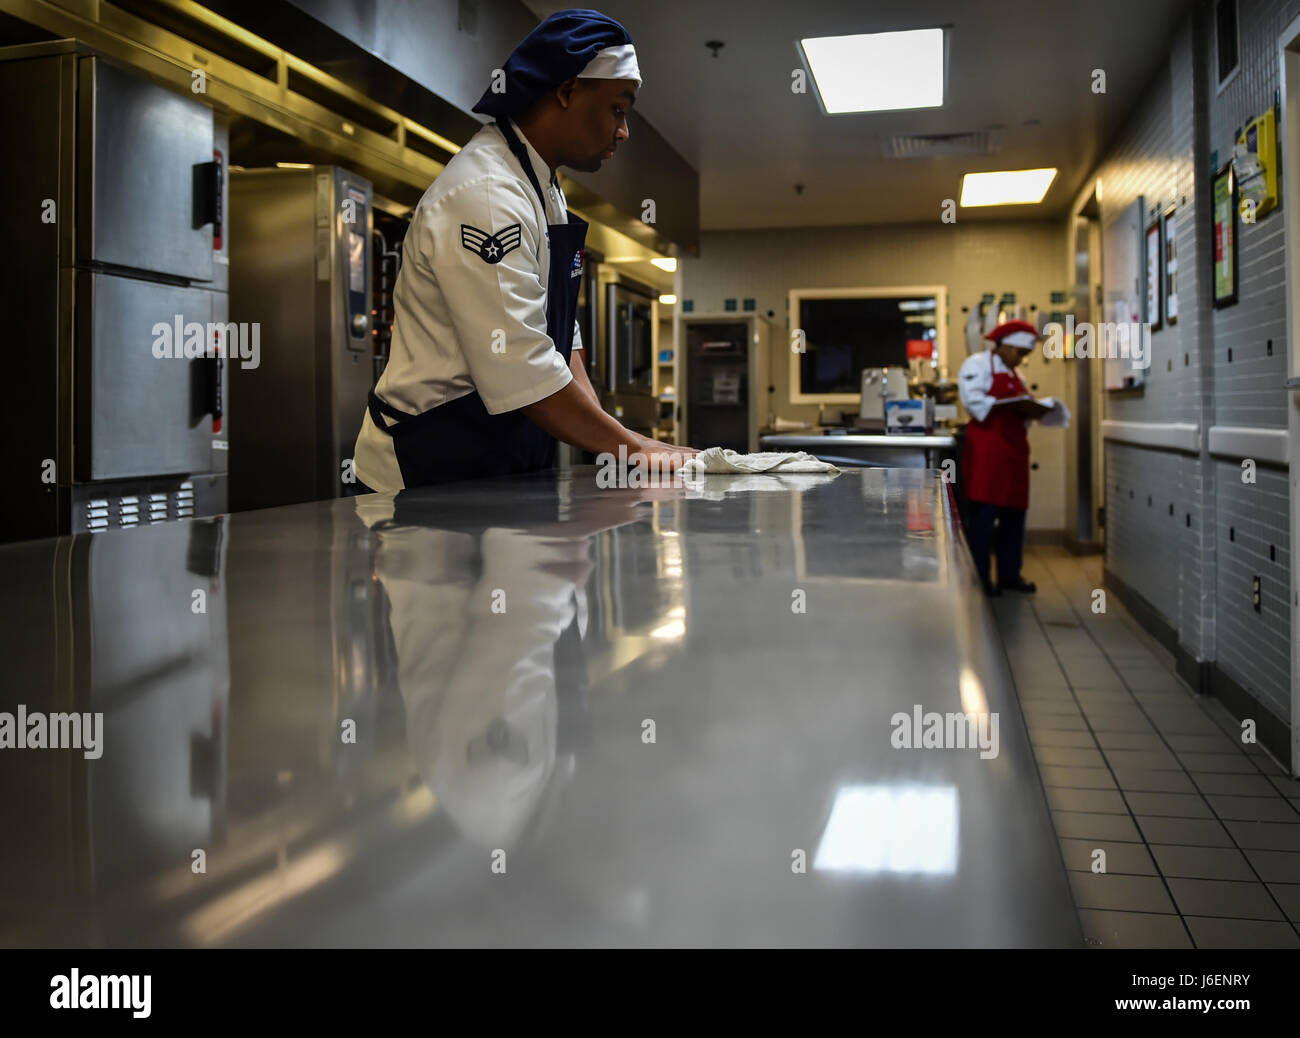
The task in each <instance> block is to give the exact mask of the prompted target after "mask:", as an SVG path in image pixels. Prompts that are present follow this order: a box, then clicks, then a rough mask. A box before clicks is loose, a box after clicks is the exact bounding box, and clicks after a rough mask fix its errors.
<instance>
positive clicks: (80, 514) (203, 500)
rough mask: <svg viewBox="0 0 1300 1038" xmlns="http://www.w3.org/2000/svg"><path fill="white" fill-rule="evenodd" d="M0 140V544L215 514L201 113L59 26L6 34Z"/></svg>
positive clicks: (222, 466)
mask: <svg viewBox="0 0 1300 1038" xmlns="http://www.w3.org/2000/svg"><path fill="white" fill-rule="evenodd" d="M0 139H3V140H5V141H6V142H8V143H9V144H10V145H11V146H12V150H11V151H10V152H9V154H8V155H7V156H6V158H5V161H4V162H3V163H0V192H3V197H4V198H5V199H6V206H7V207H8V208H9V211H10V215H11V216H12V217H13V219H12V220H10V221H8V235H9V239H8V241H7V242H6V248H5V249H4V250H3V253H0V257H2V258H0V277H3V280H4V284H5V289H6V291H5V295H6V300H7V302H8V303H9V306H8V308H7V309H8V311H9V320H10V329H9V330H10V336H8V337H7V338H8V342H7V344H6V353H7V355H8V359H9V366H8V369H7V372H6V374H7V376H8V378H7V379H6V385H7V390H8V391H7V392H6V394H5V397H4V406H3V407H0V450H2V451H3V455H4V457H5V459H6V461H7V463H8V464H7V467H6V480H5V506H6V507H5V508H4V509H2V510H0V540H20V539H25V538H31V537H44V536H53V535H55V534H61V533H81V532H88V531H91V532H94V531H104V530H110V529H117V528H123V527H130V526H137V525H141V524H148V523H154V522H163V521H167V520H174V519H183V518H190V517H194V516H202V515H211V514H215V513H218V512H222V511H224V510H225V507H226V497H225V495H226V483H225V480H226V469H227V464H226V462H227V453H226V451H225V450H224V448H225V446H226V427H225V422H224V408H223V404H224V396H225V372H226V365H225V364H224V362H223V358H222V356H221V355H220V354H221V350H220V348H217V347H215V346H214V345H213V344H214V343H218V342H224V341H225V340H224V339H223V338H222V335H223V328H224V323H225V316H226V292H225V287H226V286H225V276H226V264H225V259H226V250H225V241H224V236H223V234H222V233H221V232H222V211H223V203H224V190H223V189H224V176H223V164H224V150H225V145H224V140H223V134H222V129H221V127H220V125H219V124H218V123H216V121H215V120H214V117H213V112H212V109H211V108H209V107H208V106H207V105H205V104H203V103H202V102H201V101H200V100H197V99H195V98H194V97H192V96H187V95H185V94H181V93H178V92H176V91H174V90H171V89H169V88H167V87H163V86H160V85H157V84H155V83H153V82H151V81H149V80H147V79H144V78H142V77H141V76H139V75H138V74H136V73H132V72H127V71H124V70H122V69H120V68H117V67H115V66H114V65H112V64H111V63H109V62H108V61H107V60H105V59H104V58H103V57H102V56H100V55H97V54H95V53H93V52H91V51H90V50H88V49H87V48H85V47H84V46H83V45H80V44H78V43H76V42H74V41H70V40H63V41H55V42H51V43H41V44H29V45H24V46H18V47H6V48H0ZM187 338H188V339H189V340H190V348H189V349H188V350H187V348H186V342H185V340H186V339H187Z"/></svg>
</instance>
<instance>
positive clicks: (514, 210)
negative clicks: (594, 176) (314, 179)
mask: <svg viewBox="0 0 1300 1038" xmlns="http://www.w3.org/2000/svg"><path fill="white" fill-rule="evenodd" d="M510 126H511V129H513V130H514V131H515V134H516V135H517V136H518V137H519V139H520V141H521V142H522V143H523V145H524V148H525V150H526V151H527V153H528V158H529V160H530V161H531V162H532V166H533V172H534V174H535V175H536V177H537V182H538V183H539V184H543V185H547V186H546V187H545V188H544V190H545V191H546V195H547V198H546V209H545V211H543V208H542V202H541V199H539V198H538V197H537V192H536V191H534V190H533V185H532V184H531V183H530V182H529V180H528V177H527V175H526V174H525V172H524V170H523V167H522V166H521V165H520V164H519V160H518V159H516V158H515V156H514V154H513V153H512V152H511V151H510V146H509V145H508V144H507V143H506V139H505V136H504V135H503V134H502V133H501V131H500V129H498V128H497V126H496V124H495V123H489V124H487V125H486V126H484V127H483V128H482V129H481V130H479V131H478V133H476V134H475V135H474V136H473V137H471V138H470V140H469V142H468V143H467V144H466V145H465V147H464V148H462V149H461V151H460V152H459V153H457V154H456V155H455V156H453V157H452V159H451V160H450V161H449V162H448V163H447V167H446V169H445V170H443V172H442V175H441V176H439V177H438V179H437V180H435V181H434V182H433V184H432V185H430V187H429V189H428V190H427V191H426V192H425V193H424V197H423V198H421V199H420V203H419V205H418V206H416V209H415V212H414V214H413V215H412V218H411V226H410V230H408V231H407V233H406V240H405V242H404V244H403V246H402V265H401V269H400V270H399V272H398V275H397V286H396V289H395V291H394V302H395V304H396V305H395V313H396V319H395V320H394V322H393V339H392V345H391V347H390V352H389V359H388V365H387V367H385V369H384V373H383V375H382V376H380V379H379V384H378V385H377V386H376V387H375V392H376V393H377V394H378V396H379V397H380V399H382V400H384V401H385V402H387V403H388V404H390V405H391V406H393V407H395V408H397V409H398V410H400V411H405V412H407V413H409V414H413V415H414V414H420V413H422V412H424V411H427V410H429V408H431V407H436V406H438V405H440V404H444V403H447V402H449V401H452V400H455V399H457V398H458V397H461V396H464V395H466V394H467V393H470V392H473V391H475V390H477V392H478V394H479V396H480V397H482V399H483V404H484V406H485V407H486V408H487V410H488V413H489V414H501V413H502V412H505V411H514V410H517V409H518V408H521V407H525V406H527V405H528V404H532V403H536V402H537V401H538V400H543V399H545V398H546V397H548V396H551V395H552V394H553V393H557V392H559V391H560V390H561V389H563V388H564V387H565V386H566V385H568V384H569V382H570V380H571V379H572V378H573V374H572V372H571V371H570V370H569V367H568V365H567V364H566V363H565V362H564V357H563V356H562V355H561V354H560V352H559V350H557V349H556V348H555V342H554V341H553V340H552V339H551V337H550V336H549V335H547V334H546V286H547V282H548V278H549V275H550V254H549V250H548V248H547V235H546V227H547V225H548V224H562V223H568V215H567V213H568V210H567V205H566V202H565V199H564V192H563V191H562V190H561V189H560V186H559V184H558V183H557V182H556V180H555V178H554V176H553V175H552V173H551V170H550V168H549V167H548V166H547V165H546V163H545V162H544V161H543V159H542V157H541V156H540V155H539V154H538V153H537V150H536V149H535V148H534V147H533V146H532V144H530V143H529V141H528V138H527V137H525V136H524V134H523V131H521V130H520V129H519V127H518V125H517V124H516V123H515V122H514V121H513V120H511V123H510ZM513 224H518V225H519V236H518V239H517V240H518V242H519V244H518V246H517V247H514V248H510V247H507V249H506V252H505V255H504V256H503V257H502V259H501V261H500V262H498V263H488V262H486V261H485V260H484V259H483V258H482V256H481V255H480V254H479V253H478V252H477V251H474V250H471V249H470V248H469V247H467V246H466V244H465V243H464V242H463V240H462V227H469V228H473V229H477V230H480V231H482V232H485V233H486V234H491V235H501V232H504V231H506V230H507V228H510V227H511V225H513ZM501 236H502V238H503V240H505V241H506V242H507V243H509V242H510V241H512V240H513V239H512V238H511V237H510V236H508V235H501ZM471 237H473V236H471ZM494 343H495V344H496V347H497V348H496V350H495V351H494V349H493V346H494ZM503 346H504V349H502V347H503ZM573 348H574V349H582V338H581V335H580V334H579V331H578V325H577V322H576V321H575V322H574V331H573ZM446 449H447V450H449V451H451V450H456V449H457V445H456V444H454V443H448V444H447V445H446ZM353 459H354V460H353V465H354V469H355V472H356V475H357V478H358V479H359V480H361V482H362V483H364V484H366V486H368V487H370V488H371V489H372V490H379V491H395V490H401V489H403V486H404V484H403V482H402V474H401V470H400V469H399V467H398V464H397V455H396V453H395V451H394V448H393V439H392V437H391V436H389V435H388V434H386V433H384V432H382V431H381V430H379V429H376V428H375V426H374V421H373V419H372V418H371V416H370V413H369V412H368V411H367V412H366V413H365V414H364V416H363V417H362V423H361V432H360V435H358V437H357V442H356V449H355V451H354V455H353Z"/></svg>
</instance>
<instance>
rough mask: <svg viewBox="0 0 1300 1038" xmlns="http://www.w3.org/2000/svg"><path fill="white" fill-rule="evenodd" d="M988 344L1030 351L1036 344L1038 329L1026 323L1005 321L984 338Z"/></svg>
mask: <svg viewBox="0 0 1300 1038" xmlns="http://www.w3.org/2000/svg"><path fill="white" fill-rule="evenodd" d="M984 338H986V339H988V340H989V341H990V342H996V343H998V344H999V345H1001V346H1015V347H1017V348H1018V349H1022V350H1032V349H1033V348H1034V345H1035V343H1037V342H1038V329H1036V328H1035V327H1034V326H1033V325H1032V324H1030V323H1029V322H1028V321H1006V322H1005V323H1003V324H1000V325H998V326H997V327H996V328H994V329H993V330H992V331H991V332H989V333H988V335H986V336H984Z"/></svg>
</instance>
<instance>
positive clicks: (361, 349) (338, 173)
mask: <svg viewBox="0 0 1300 1038" xmlns="http://www.w3.org/2000/svg"><path fill="white" fill-rule="evenodd" d="M372 199H373V192H372V190H371V186H370V182H369V181H367V180H364V179H363V178H361V177H358V176H356V175H355V174H353V173H349V172H348V171H347V170H345V169H340V168H339V167H338V166H307V165H285V166H277V167H273V168H268V169H234V170H232V171H231V174H230V249H231V253H230V257H231V265H230V269H231V282H230V313H231V319H232V320H233V321H235V322H237V323H238V324H239V325H240V326H241V327H242V326H243V325H244V324H246V323H247V324H249V325H250V326H251V325H253V324H256V325H257V326H258V327H259V328H260V332H261V340H260V342H261V356H260V360H259V363H258V364H257V366H256V367H252V366H249V367H245V366H244V365H242V364H241V365H238V366H234V365H232V366H231V372H230V411H231V416H232V418H233V422H234V424H233V429H234V436H233V437H232V438H231V441H230V455H231V468H232V482H231V487H230V505H231V508H232V509H234V510H240V509H245V508H270V507H272V506H274V505H287V504H295V503H298V502H301V501H320V500H324V499H326V498H331V497H339V496H341V495H342V493H343V491H344V489H345V487H346V483H345V478H346V476H348V475H350V472H351V461H352V452H353V448H354V446H355V445H356V438H357V432H358V431H359V430H360V428H361V416H362V414H363V413H364V412H365V407H366V394H367V393H368V392H369V390H370V387H371V385H372V384H373V381H374V371H375V367H374V361H373V357H374V346H373V342H372V334H371V327H372V325H371V312H370V311H371V289H372V286H371V266H372V262H373V259H372V255H371V241H370V238H371V231H372V229H373V213H372V211H371V202H372Z"/></svg>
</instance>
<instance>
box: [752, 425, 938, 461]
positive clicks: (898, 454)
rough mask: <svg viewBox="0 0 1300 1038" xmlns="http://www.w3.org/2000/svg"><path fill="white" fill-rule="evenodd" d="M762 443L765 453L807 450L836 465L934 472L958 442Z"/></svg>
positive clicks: (849, 437) (838, 439)
mask: <svg viewBox="0 0 1300 1038" xmlns="http://www.w3.org/2000/svg"><path fill="white" fill-rule="evenodd" d="M759 444H760V447H761V448H762V449H763V450H765V451H807V452H808V453H809V454H813V455H815V456H816V457H819V458H824V459H826V460H827V461H830V462H834V463H835V464H842V463H848V464H849V465H853V466H867V467H874V466H881V467H884V468H912V469H934V468H939V467H940V465H941V464H942V461H943V459H945V458H948V457H952V456H953V454H954V452H955V450H956V445H957V441H956V440H955V439H954V438H953V437H952V436H949V435H947V434H935V435H930V436H918V435H916V434H915V433H912V434H895V435H893V436H889V435H885V434H884V433H878V434H872V433H847V434H844V435H840V434H834V435H831V434H826V433H765V434H764V435H763V436H761V437H760V438H759Z"/></svg>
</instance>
